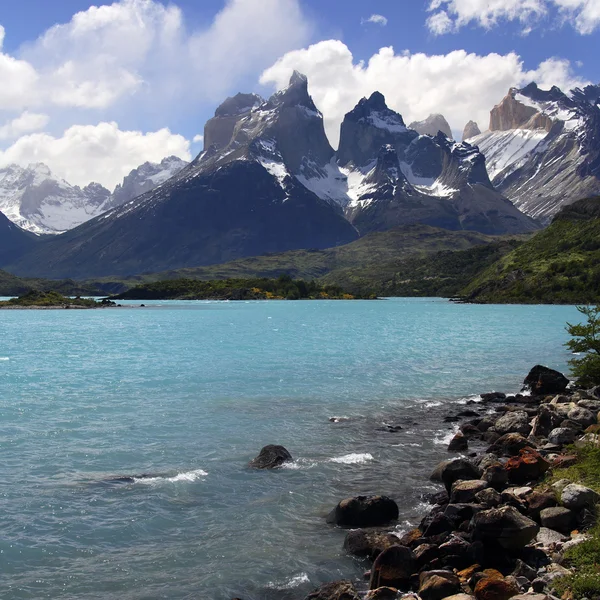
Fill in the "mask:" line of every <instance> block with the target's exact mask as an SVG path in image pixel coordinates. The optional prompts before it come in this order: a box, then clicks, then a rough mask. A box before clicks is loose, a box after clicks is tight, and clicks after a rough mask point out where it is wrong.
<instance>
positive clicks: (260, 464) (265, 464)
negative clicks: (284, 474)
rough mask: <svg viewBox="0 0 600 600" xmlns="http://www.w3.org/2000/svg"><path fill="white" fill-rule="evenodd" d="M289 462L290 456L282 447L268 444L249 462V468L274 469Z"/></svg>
mask: <svg viewBox="0 0 600 600" xmlns="http://www.w3.org/2000/svg"><path fill="white" fill-rule="evenodd" d="M291 460H293V458H292V455H291V454H290V453H289V452H288V451H287V450H286V449H285V448H284V447H283V446H278V445H276V444H269V445H268V446H265V447H264V448H263V449H262V450H261V451H260V453H259V454H258V456H257V457H256V458H255V459H253V460H251V461H250V466H251V467H253V468H255V469H274V468H275V467H280V466H281V465H282V464H283V463H285V462H289V461H291Z"/></svg>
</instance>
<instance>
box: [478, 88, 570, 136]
mask: <svg viewBox="0 0 600 600" xmlns="http://www.w3.org/2000/svg"><path fill="white" fill-rule="evenodd" d="M549 94H551V91H550V92H543V90H540V89H539V88H538V87H537V85H536V84H535V83H531V84H529V85H528V86H527V87H525V88H523V90H518V89H516V88H511V89H510V90H509V91H508V94H506V96H504V98H503V99H502V101H501V102H500V104H497V105H496V106H494V108H493V109H492V111H491V113H490V128H489V129H490V131H509V130H511V129H546V130H547V131H550V129H551V128H552V124H553V121H552V119H550V118H549V117H547V116H546V115H543V114H541V113H540V111H539V110H538V108H537V107H536V106H535V105H531V104H526V103H525V102H524V101H522V100H523V99H525V98H530V99H531V100H534V99H535V100H537V101H540V100H541V98H543V97H544V96H545V95H549ZM561 94H562V92H561ZM519 98H521V99H519Z"/></svg>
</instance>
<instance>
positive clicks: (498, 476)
mask: <svg viewBox="0 0 600 600" xmlns="http://www.w3.org/2000/svg"><path fill="white" fill-rule="evenodd" d="M481 478H482V479H483V480H484V481H486V482H487V483H488V484H489V485H490V486H491V487H493V488H494V489H495V490H498V491H501V490H503V489H504V488H505V487H506V484H507V483H508V472H507V471H506V469H505V468H504V465H503V464H501V463H499V462H497V463H494V464H491V465H489V466H488V467H487V468H486V469H485V471H484V472H483V475H482V476H481Z"/></svg>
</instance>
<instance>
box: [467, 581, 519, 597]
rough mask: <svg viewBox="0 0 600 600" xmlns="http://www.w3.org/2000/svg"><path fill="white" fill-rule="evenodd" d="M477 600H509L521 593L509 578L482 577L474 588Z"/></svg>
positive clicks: (514, 582)
mask: <svg viewBox="0 0 600 600" xmlns="http://www.w3.org/2000/svg"><path fill="white" fill-rule="evenodd" d="M474 592H475V598H477V600H509V598H512V597H513V596H516V595H517V594H519V593H520V592H521V590H520V589H519V586H518V585H517V583H516V581H515V580H514V579H513V578H511V577H506V578H490V577H484V578H483V579H481V580H480V581H479V582H478V583H477V585H476V586H475V590H474Z"/></svg>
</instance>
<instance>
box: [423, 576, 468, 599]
mask: <svg viewBox="0 0 600 600" xmlns="http://www.w3.org/2000/svg"><path fill="white" fill-rule="evenodd" d="M419 584H420V585H419V596H420V597H421V599H422V600H442V598H447V597H448V596H454V595H455V594H459V593H460V592H461V587H460V581H459V580H458V577H457V576H456V575H455V574H454V573H451V572H450V571H424V572H423V573H421V574H420V576H419Z"/></svg>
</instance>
